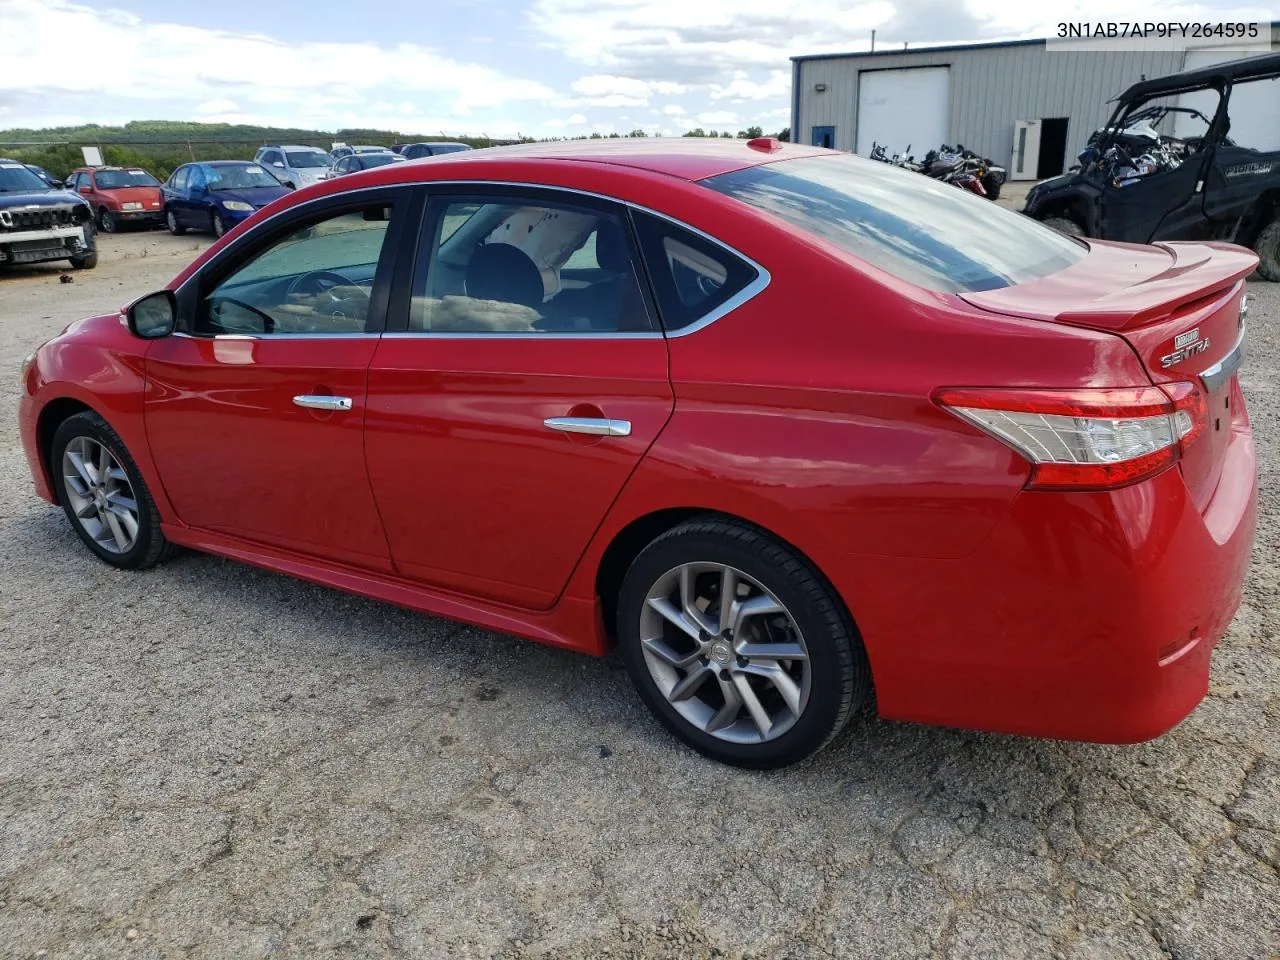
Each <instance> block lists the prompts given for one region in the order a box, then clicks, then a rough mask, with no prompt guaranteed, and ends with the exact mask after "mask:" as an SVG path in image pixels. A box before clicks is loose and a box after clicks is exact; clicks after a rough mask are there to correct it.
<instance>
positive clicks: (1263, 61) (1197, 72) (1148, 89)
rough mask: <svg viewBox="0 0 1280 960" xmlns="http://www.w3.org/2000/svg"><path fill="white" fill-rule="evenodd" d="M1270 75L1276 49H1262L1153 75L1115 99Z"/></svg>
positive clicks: (1278, 65)
mask: <svg viewBox="0 0 1280 960" xmlns="http://www.w3.org/2000/svg"><path fill="white" fill-rule="evenodd" d="M1270 77H1280V53H1264V54H1262V55H1260V56H1257V57H1244V58H1243V59H1240V60H1228V61H1227V62H1226V63H1214V64H1210V65H1209V66H1207V67H1196V68H1195V69H1192V70H1183V71H1182V72H1181V73H1171V74H1169V75H1168V76H1167V77H1156V78H1155V79H1154V80H1140V81H1139V82H1137V83H1135V84H1134V85H1133V86H1131V87H1130V88H1129V89H1128V90H1126V91H1125V92H1124V93H1122V94H1120V96H1118V97H1116V98H1115V100H1137V99H1142V98H1146V97H1150V96H1152V95H1158V94H1168V93H1182V92H1185V91H1187V90H1195V89H1203V88H1205V87H1211V86H1214V84H1215V81H1220V80H1230V81H1231V82H1232V83H1239V82H1240V81H1243V80H1266V79H1268V78H1270ZM1113 102H1114V101H1113Z"/></svg>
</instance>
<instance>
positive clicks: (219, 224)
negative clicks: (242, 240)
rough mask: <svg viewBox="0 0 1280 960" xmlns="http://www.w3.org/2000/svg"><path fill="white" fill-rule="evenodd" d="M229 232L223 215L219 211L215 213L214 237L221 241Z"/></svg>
mask: <svg viewBox="0 0 1280 960" xmlns="http://www.w3.org/2000/svg"><path fill="white" fill-rule="evenodd" d="M226 232H227V224H226V222H225V221H224V220H223V219H222V214H221V213H219V212H218V211H217V210H215V211H213V235H214V236H215V237H217V238H219V239H221V238H222V235H223V234H224V233H226Z"/></svg>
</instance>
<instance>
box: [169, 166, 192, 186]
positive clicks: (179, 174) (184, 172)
mask: <svg viewBox="0 0 1280 960" xmlns="http://www.w3.org/2000/svg"><path fill="white" fill-rule="evenodd" d="M190 176H191V168H190V167H179V168H178V169H177V170H175V171H173V180H172V181H170V186H172V187H173V189H174V190H185V189H187V178H188V177H190Z"/></svg>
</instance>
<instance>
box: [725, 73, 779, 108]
mask: <svg viewBox="0 0 1280 960" xmlns="http://www.w3.org/2000/svg"><path fill="white" fill-rule="evenodd" d="M790 90H791V71H790V70H770V71H769V79H768V80H765V81H764V82H763V83H756V82H755V81H753V80H748V79H747V78H746V77H741V76H739V77H735V78H734V79H733V80H732V81H731V82H730V83H729V84H727V85H726V86H720V85H719V84H716V85H713V86H712V88H711V99H712V100H732V101H733V102H734V103H745V102H746V101H748V100H775V99H777V98H778V97H785V96H786V95H787V93H788V91H790Z"/></svg>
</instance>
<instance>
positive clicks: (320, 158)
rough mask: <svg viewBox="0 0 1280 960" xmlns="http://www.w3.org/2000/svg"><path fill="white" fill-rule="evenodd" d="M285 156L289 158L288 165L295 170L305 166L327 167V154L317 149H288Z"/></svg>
mask: <svg viewBox="0 0 1280 960" xmlns="http://www.w3.org/2000/svg"><path fill="white" fill-rule="evenodd" d="M285 156H286V157H287V158H288V160H289V166H291V167H293V168H294V169H295V170H296V169H300V168H302V169H305V168H307V167H327V166H328V165H329V155H328V154H327V153H321V152H320V151H319V150H290V151H288V152H287V153H286V154H285Z"/></svg>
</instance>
